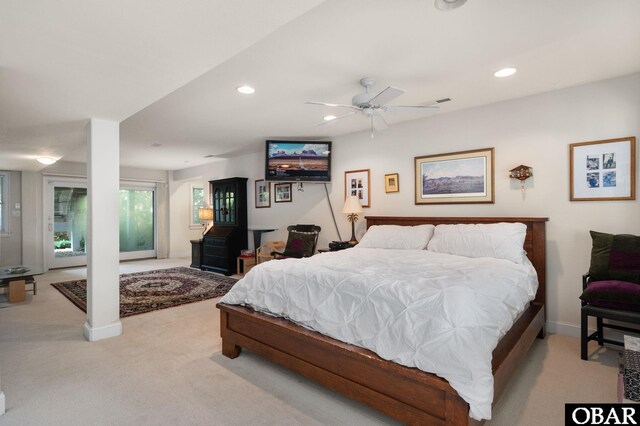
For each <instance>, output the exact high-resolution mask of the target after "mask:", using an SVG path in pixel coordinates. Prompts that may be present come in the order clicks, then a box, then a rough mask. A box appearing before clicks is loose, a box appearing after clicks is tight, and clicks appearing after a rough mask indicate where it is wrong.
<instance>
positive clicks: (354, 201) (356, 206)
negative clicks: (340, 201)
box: [342, 195, 364, 214]
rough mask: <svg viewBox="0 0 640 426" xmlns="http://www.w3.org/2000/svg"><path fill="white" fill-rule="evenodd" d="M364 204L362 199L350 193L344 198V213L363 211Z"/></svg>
mask: <svg viewBox="0 0 640 426" xmlns="http://www.w3.org/2000/svg"><path fill="white" fill-rule="evenodd" d="M362 212H364V210H362V205H361V204H360V200H358V197H356V196H355V195H350V196H348V197H347V199H346V200H344V207H343V209H342V213H345V214H354V213H355V214H357V213H362Z"/></svg>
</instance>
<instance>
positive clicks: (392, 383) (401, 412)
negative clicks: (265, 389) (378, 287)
mask: <svg viewBox="0 0 640 426" xmlns="http://www.w3.org/2000/svg"><path fill="white" fill-rule="evenodd" d="M217 307H218V308H219V309H220V334H221V336H222V353H223V355H225V356H227V357H229V358H236V357H237V356H238V355H239V354H240V350H241V348H247V349H248V350H250V351H252V352H254V353H256V354H258V355H261V356H263V357H264V358H267V359H269V360H270V361H273V362H275V363H277V364H279V365H281V366H283V367H285V368H288V369H290V370H293V371H295V372H297V373H299V374H301V375H303V376H305V377H307V378H309V379H313V380H315V381H317V382H319V383H320V384H322V385H323V386H325V387H327V388H329V389H332V390H334V391H336V392H340V393H341V394H343V395H345V396H347V397H348V398H351V399H353V400H356V401H359V402H362V403H364V404H366V405H369V406H370V407H372V408H374V409H376V410H378V411H380V412H382V413H385V414H387V415H389V416H391V417H393V418H395V419H397V420H399V421H401V422H403V423H406V424H429V425H467V424H468V423H469V417H468V416H469V406H468V404H467V403H466V402H465V401H464V400H463V399H462V398H461V397H460V396H459V395H458V393H457V392H456V391H455V390H454V389H453V388H452V387H451V386H450V385H449V383H448V382H447V381H446V380H444V379H442V378H440V377H438V376H436V375H434V374H429V373H425V372H423V371H420V370H418V369H416V368H409V367H404V366H401V365H399V364H396V363H393V362H390V361H385V360H383V359H382V358H380V357H379V356H377V355H376V354H374V353H373V352H371V351H368V350H366V349H362V348H359V347H356V346H353V345H349V344H347V343H343V342H340V341H337V340H334V339H332V338H330V337H327V336H324V335H322V334H320V333H317V332H314V331H311V330H308V329H306V328H303V327H300V326H297V325H295V324H293V323H291V322H289V321H287V320H284V319H280V318H275V317H271V316H268V315H264V314H261V313H258V312H255V311H254V310H252V309H250V308H245V307H242V306H231V305H225V304H223V303H218V305H217ZM543 327H544V312H543V309H542V305H539V304H532V305H531V306H530V308H529V309H528V310H527V311H526V312H525V314H524V315H522V316H521V317H520V319H519V320H518V322H517V323H516V324H515V325H514V327H512V329H511V331H510V332H509V333H508V334H507V335H506V336H505V337H504V338H503V339H502V340H501V342H500V344H499V345H498V347H497V348H496V349H495V350H494V352H493V355H494V362H493V371H494V379H495V394H496V399H494V401H495V400H497V396H499V395H500V394H501V393H502V391H503V390H504V388H505V387H506V384H507V382H508V380H509V377H510V376H511V374H512V373H513V372H514V371H515V369H516V367H517V365H518V363H519V361H520V360H521V359H522V358H523V357H524V356H525V355H526V352H527V350H528V349H529V347H530V346H531V344H532V343H533V341H534V340H535V338H536V336H537V335H538V334H539V333H540V332H541V331H542V330H543Z"/></svg>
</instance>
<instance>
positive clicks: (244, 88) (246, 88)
mask: <svg viewBox="0 0 640 426" xmlns="http://www.w3.org/2000/svg"><path fill="white" fill-rule="evenodd" d="M236 90H237V91H238V92H240V93H242V94H243V95H250V94H252V93H254V92H255V91H256V89H254V88H253V87H251V86H240V87H236Z"/></svg>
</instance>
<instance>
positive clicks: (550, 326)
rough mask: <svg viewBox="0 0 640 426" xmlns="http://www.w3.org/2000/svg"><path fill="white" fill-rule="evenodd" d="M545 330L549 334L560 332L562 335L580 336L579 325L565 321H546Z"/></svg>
mask: <svg viewBox="0 0 640 426" xmlns="http://www.w3.org/2000/svg"><path fill="white" fill-rule="evenodd" d="M546 332H547V333H549V334H560V335H562V336H570V337H575V338H578V339H579V338H580V326H579V325H575V324H569V323H566V322H552V321H547V330H546Z"/></svg>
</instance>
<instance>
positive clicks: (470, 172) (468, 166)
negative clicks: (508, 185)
mask: <svg viewBox="0 0 640 426" xmlns="http://www.w3.org/2000/svg"><path fill="white" fill-rule="evenodd" d="M493 154H494V148H484V149H476V150H472V151H461V152H450V153H448V154H438V155H425V156H423V157H415V175H416V176H415V177H416V181H415V185H416V193H415V196H416V204H452V203H494V202H495V197H494V172H493V169H494V167H493V163H494V159H493V157H494V155H493Z"/></svg>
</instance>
